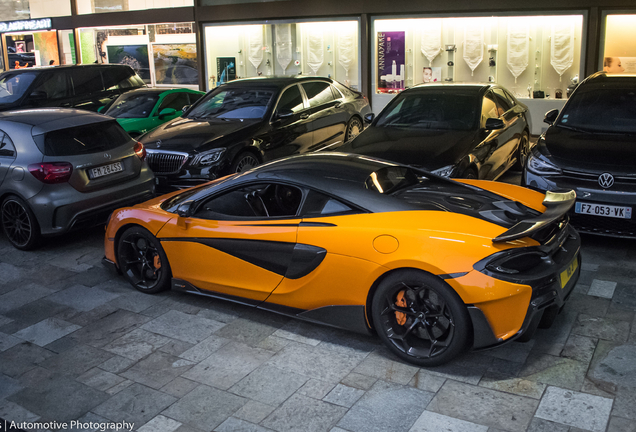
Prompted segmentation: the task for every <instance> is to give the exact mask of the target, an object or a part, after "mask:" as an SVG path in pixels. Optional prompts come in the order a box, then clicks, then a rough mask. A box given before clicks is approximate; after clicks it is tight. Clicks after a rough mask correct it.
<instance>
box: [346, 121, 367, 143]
mask: <svg viewBox="0 0 636 432" xmlns="http://www.w3.org/2000/svg"><path fill="white" fill-rule="evenodd" d="M363 129H364V127H363V126H362V121H361V120H360V119H359V118H358V117H351V120H349V123H347V130H346V132H345V142H349V141H351V140H352V139H354V138H355V137H357V136H358V135H360V132H362V131H363Z"/></svg>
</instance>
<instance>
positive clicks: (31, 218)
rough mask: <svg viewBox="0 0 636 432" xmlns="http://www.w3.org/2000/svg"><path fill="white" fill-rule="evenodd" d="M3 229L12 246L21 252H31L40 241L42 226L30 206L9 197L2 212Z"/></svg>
mask: <svg viewBox="0 0 636 432" xmlns="http://www.w3.org/2000/svg"><path fill="white" fill-rule="evenodd" d="M0 214H1V222H2V229H3V231H4V233H5V234H6V236H7V238H8V239H9V241H10V242H11V244H12V245H13V246H14V247H16V248H17V249H20V250H31V249H33V248H35V247H36V245H37V244H38V243H39V241H40V237H41V235H40V226H39V225H38V221H37V219H36V218H35V215H34V214H33V211H31V209H30V208H29V206H28V205H27V204H26V203H25V202H24V201H23V200H22V199H20V198H18V197H17V196H13V195H11V196H8V197H7V198H5V199H4V201H3V202H2V209H1V210H0Z"/></svg>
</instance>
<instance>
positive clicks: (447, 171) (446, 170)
mask: <svg viewBox="0 0 636 432" xmlns="http://www.w3.org/2000/svg"><path fill="white" fill-rule="evenodd" d="M454 169H455V165H448V166H445V167H442V168H440V169H436V170H435V171H431V173H433V174H436V175H438V176H440V177H446V178H448V177H450V176H451V173H452V172H453V170H454Z"/></svg>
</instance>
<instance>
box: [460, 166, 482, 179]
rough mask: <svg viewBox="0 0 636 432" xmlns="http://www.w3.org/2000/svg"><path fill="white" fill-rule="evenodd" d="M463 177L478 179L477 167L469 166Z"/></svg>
mask: <svg viewBox="0 0 636 432" xmlns="http://www.w3.org/2000/svg"><path fill="white" fill-rule="evenodd" d="M462 178H465V179H472V180H477V179H478V176H477V170H476V169H475V168H468V169H467V170H466V171H464V174H462Z"/></svg>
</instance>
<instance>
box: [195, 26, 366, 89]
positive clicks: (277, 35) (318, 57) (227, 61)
mask: <svg viewBox="0 0 636 432" xmlns="http://www.w3.org/2000/svg"><path fill="white" fill-rule="evenodd" d="M204 38H205V40H204V46H205V71H206V83H207V89H211V88H214V87H216V86H217V85H219V84H221V83H224V82H227V81H230V80H233V79H236V78H246V77H254V76H260V75H264V76H270V75H300V74H302V75H317V76H325V77H330V78H333V79H334V80H337V81H340V82H341V83H343V84H345V85H347V86H350V87H351V88H354V89H359V88H360V80H361V77H360V52H359V51H360V25H359V22H358V20H357V19H343V20H339V21H306V22H289V21H268V22H267V23H250V24H241V25H218V24H206V25H204Z"/></svg>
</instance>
